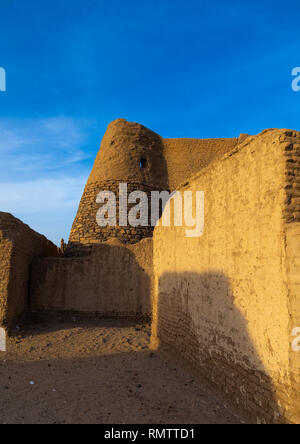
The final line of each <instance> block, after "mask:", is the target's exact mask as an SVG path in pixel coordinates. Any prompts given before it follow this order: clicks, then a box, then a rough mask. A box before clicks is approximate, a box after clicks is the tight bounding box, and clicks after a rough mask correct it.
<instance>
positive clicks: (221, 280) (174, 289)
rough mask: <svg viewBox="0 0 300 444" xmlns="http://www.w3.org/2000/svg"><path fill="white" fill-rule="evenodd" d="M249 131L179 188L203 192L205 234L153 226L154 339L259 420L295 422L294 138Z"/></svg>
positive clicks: (299, 236)
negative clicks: (194, 235)
mask: <svg viewBox="0 0 300 444" xmlns="http://www.w3.org/2000/svg"><path fill="white" fill-rule="evenodd" d="M299 142H300V134H299V133H297V132H290V131H286V130H268V131H265V132H264V133H262V134H261V135H259V136H255V137H248V138H247V139H245V140H244V141H243V142H242V143H241V144H240V145H239V146H237V147H236V149H234V151H232V152H231V153H229V154H227V155H225V156H224V157H223V158H222V160H218V161H216V162H214V163H212V164H211V165H210V166H208V167H207V168H205V169H204V170H202V171H201V172H200V173H199V174H198V175H197V176H195V177H194V178H192V179H191V181H190V182H189V183H188V184H187V185H186V186H185V187H184V188H182V191H185V190H188V191H190V190H193V191H204V192H205V231H204V235H203V236H202V237H200V238H187V237H185V227H169V228H166V227H157V228H156V229H155V231H154V238H153V242H154V244H153V245H154V247H153V254H154V257H153V262H154V287H153V288H154V309H153V343H156V344H157V345H159V344H160V343H162V344H166V345H168V346H170V347H171V348H173V349H175V351H176V353H177V356H178V357H181V358H182V359H186V360H188V361H189V362H190V363H192V364H193V365H194V366H195V367H196V368H197V369H198V370H199V372H200V373H201V374H202V375H204V376H205V377H206V378H208V379H209V380H210V381H211V382H212V383H213V384H215V385H216V387H217V388H218V389H219V390H221V391H222V392H223V393H226V394H227V395H228V397H229V398H230V399H231V400H232V401H234V402H235V403H236V404H237V405H239V406H240V407H243V408H245V409H247V410H248V412H249V413H251V414H252V415H253V416H255V417H256V419H257V422H268V423H271V422H275V423H276V422H279V423H280V422H285V421H288V422H296V423H297V422H299V421H300V415H299V407H300V400H299V394H298V393H299V390H298V389H299V382H300V380H299V374H300V373H299V368H300V355H299V353H298V354H297V353H295V352H293V351H292V350H291V341H292V339H293V338H292V336H291V334H292V328H294V327H297V326H298V325H297V324H299V325H300V319H299V288H300V281H299V271H300V270H299V266H300V265H299V264H300V261H299V251H300V242H299V241H300V231H299V224H298V223H297V220H298V219H297V217H298V206H297V205H298V200H297V199H298V197H297V196H298V181H299V165H298V162H299V160H298V144H299Z"/></svg>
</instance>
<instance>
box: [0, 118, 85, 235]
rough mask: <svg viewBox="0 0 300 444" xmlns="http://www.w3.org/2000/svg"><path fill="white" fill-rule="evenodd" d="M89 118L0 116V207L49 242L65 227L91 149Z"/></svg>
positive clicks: (65, 230) (72, 212)
mask: <svg viewBox="0 0 300 444" xmlns="http://www.w3.org/2000/svg"><path fill="white" fill-rule="evenodd" d="M92 126H93V122H90V121H87V120H81V119H73V118H68V117H53V118H44V119H36V120H34V119H28V120H20V121H18V120H1V121H0V211H6V212H9V213H12V214H13V215H15V216H17V217H19V218H20V219H22V220H23V221H24V222H26V223H28V224H29V225H31V226H32V228H34V229H35V230H37V231H39V232H41V233H43V234H45V235H46V236H47V237H48V238H50V239H51V240H53V241H55V242H59V239H60V238H61V237H65V238H67V237H68V231H69V229H70V226H71V224H72V220H73V217H74V215H75V213H76V209H77V206H78V203H79V200H80V197H81V194H82V191H83V188H84V184H85V182H86V180H87V175H88V171H89V168H90V165H89V163H91V161H92V160H90V162H88V165H86V163H85V161H86V160H87V159H91V158H92V157H93V154H91V153H92V151H91V149H90V146H89V143H90V140H89V138H90V133H91V127H92Z"/></svg>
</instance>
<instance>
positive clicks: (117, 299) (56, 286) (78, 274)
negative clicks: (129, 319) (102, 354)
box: [30, 239, 153, 316]
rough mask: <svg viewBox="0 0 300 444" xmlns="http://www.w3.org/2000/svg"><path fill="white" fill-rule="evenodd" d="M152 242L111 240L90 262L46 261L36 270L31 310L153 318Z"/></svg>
mask: <svg viewBox="0 0 300 444" xmlns="http://www.w3.org/2000/svg"><path fill="white" fill-rule="evenodd" d="M152 269H153V264H152V239H144V240H142V241H141V242H139V243H138V244H136V245H127V246H124V244H121V243H120V242H119V241H117V240H109V241H108V242H107V243H105V244H99V245H94V246H93V248H92V250H91V255H90V256H89V257H82V258H62V259H42V260H39V261H36V262H35V264H34V265H33V267H32V274H31V293H30V306H31V308H32V309H34V310H66V311H75V312H88V313H99V314H101V315H106V316H114V315H116V316H136V315H150V313H151V310H152V300H151V280H152Z"/></svg>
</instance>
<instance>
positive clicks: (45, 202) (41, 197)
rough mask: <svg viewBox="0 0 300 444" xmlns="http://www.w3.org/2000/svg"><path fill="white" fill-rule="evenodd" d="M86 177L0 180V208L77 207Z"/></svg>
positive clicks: (43, 209)
mask: <svg viewBox="0 0 300 444" xmlns="http://www.w3.org/2000/svg"><path fill="white" fill-rule="evenodd" d="M85 182H86V178H85V177H68V176H67V177H61V178H57V179H39V180H34V181H27V182H19V183H18V182H0V209H1V211H6V212H10V213H14V212H16V211H17V212H18V213H22V214H32V213H40V214H41V213H49V211H62V210H66V209H70V208H71V209H72V210H73V209H74V207H75V206H77V205H78V199H79V197H80V195H81V193H82V190H83V187H84V184H85Z"/></svg>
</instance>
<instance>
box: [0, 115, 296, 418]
mask: <svg viewBox="0 0 300 444" xmlns="http://www.w3.org/2000/svg"><path fill="white" fill-rule="evenodd" d="M120 182H123V183H124V182H126V183H128V193H130V192H131V191H134V190H142V191H145V192H146V193H147V194H150V193H151V191H155V190H157V191H162V190H169V191H174V190H176V191H184V190H192V191H196V190H201V191H204V192H205V230H204V235H203V236H202V237H200V238H187V237H186V236H185V233H184V230H185V228H184V227H176V226H173V225H172V226H170V227H163V226H160V225H159V224H157V226H156V227H155V228H153V227H151V226H150V227H130V226H128V227H123V226H120V225H119V224H117V226H116V227H106V228H102V227H99V226H98V224H97V222H96V213H97V211H98V209H99V204H98V203H97V202H96V197H97V195H98V193H99V192H100V191H101V190H111V191H114V192H115V193H116V195H118V189H119V183H120ZM299 298H300V133H298V132H296V131H290V130H278V129H270V130H266V131H264V132H262V133H261V134H259V135H257V136H248V135H241V136H240V137H239V138H232V139H207V140H197V139H163V138H162V137H160V136H159V135H158V134H155V133H154V132H152V131H150V130H148V129H147V128H145V127H143V126H141V125H139V124H136V123H130V122H127V121H125V120H123V119H119V120H116V121H114V122H112V123H111V124H110V125H109V127H108V129H107V132H106V134H105V136H104V138H103V141H102V145H101V149H100V151H99V153H98V156H97V158H96V160H95V164H94V168H93V170H92V172H91V175H90V177H89V179H88V182H87V185H86V187H85V190H84V193H83V196H82V199H81V201H80V205H79V209H78V212H77V215H76V218H75V221H74V224H73V227H72V230H71V233H70V239H69V242H68V244H67V245H66V246H65V247H64V248H62V249H58V248H57V247H56V246H55V245H54V244H52V243H51V242H50V241H48V240H47V239H46V238H45V237H43V236H41V235H39V234H37V233H36V232H34V231H33V230H31V229H30V228H29V227H28V226H26V225H24V224H23V223H22V222H21V221H19V220H17V219H16V218H14V217H13V216H12V215H10V214H7V213H0V326H2V327H4V328H5V329H7V331H8V332H9V330H10V327H11V326H12V325H13V324H14V323H15V322H16V320H17V318H18V317H19V316H20V315H21V314H22V313H23V312H24V311H27V310H30V311H44V312H45V311H51V312H53V311H71V312H85V313H97V314H98V315H101V316H109V317H112V316H116V317H123V316H124V317H128V316H131V317H135V316H149V317H151V319H152V344H153V347H160V346H166V347H169V348H170V350H174V351H175V352H176V354H177V356H178V359H182V360H185V361H188V362H189V363H190V364H192V365H193V366H194V367H195V369H197V371H198V372H199V373H201V374H202V375H203V376H204V377H206V378H207V379H208V380H209V381H210V382H211V384H213V385H214V386H215V387H216V389H218V390H220V391H222V393H224V394H226V395H227V396H228V397H229V398H230V399H231V400H232V401H233V402H234V403H235V404H237V405H238V406H240V407H241V408H243V409H246V410H247V411H248V412H249V413H251V415H253V416H255V417H256V418H257V421H258V422H267V423H282V422H289V423H299V421H300V353H296V352H295V351H293V349H292V347H291V342H292V340H293V337H292V331H293V329H294V328H295V327H299V326H300V302H299Z"/></svg>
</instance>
